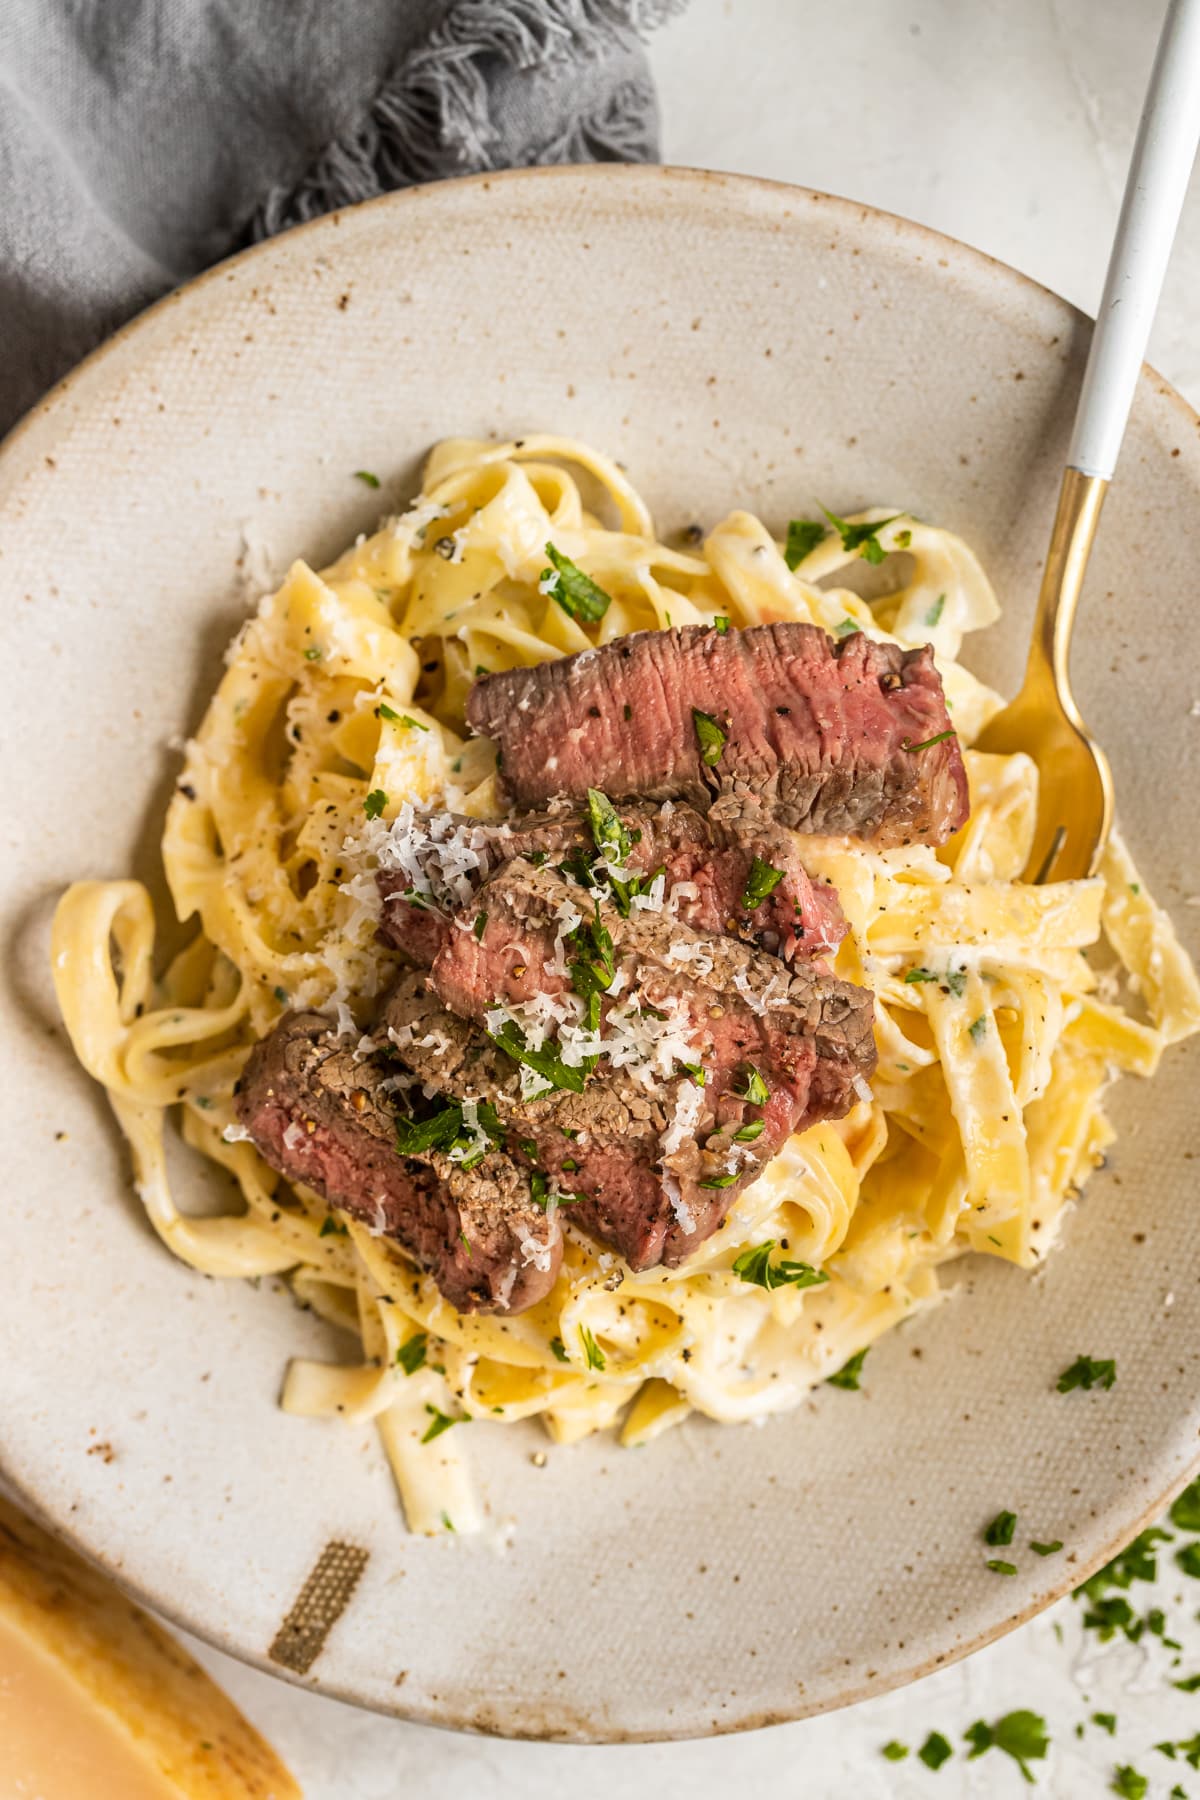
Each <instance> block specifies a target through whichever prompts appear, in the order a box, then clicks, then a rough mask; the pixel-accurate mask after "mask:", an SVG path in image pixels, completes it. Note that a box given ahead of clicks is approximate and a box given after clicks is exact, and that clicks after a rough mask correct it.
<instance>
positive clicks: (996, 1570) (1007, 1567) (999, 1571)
mask: <svg viewBox="0 0 1200 1800" xmlns="http://www.w3.org/2000/svg"><path fill="white" fill-rule="evenodd" d="M987 1567H988V1568H989V1569H990V1570H991V1571H992V1574H993V1575H1015V1574H1016V1572H1017V1565H1016V1563H1010V1562H1004V1561H1002V1560H1001V1558H1000V1557H998V1556H990V1557H989V1558H988V1561H987Z"/></svg>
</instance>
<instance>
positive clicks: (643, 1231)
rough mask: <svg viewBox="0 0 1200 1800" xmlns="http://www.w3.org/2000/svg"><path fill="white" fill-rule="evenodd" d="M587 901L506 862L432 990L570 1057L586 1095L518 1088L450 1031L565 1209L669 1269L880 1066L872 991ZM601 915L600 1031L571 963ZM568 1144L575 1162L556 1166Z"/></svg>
mask: <svg viewBox="0 0 1200 1800" xmlns="http://www.w3.org/2000/svg"><path fill="white" fill-rule="evenodd" d="M591 900H592V897H591V896H590V895H589V894H588V893H587V892H586V890H584V889H582V888H580V887H579V886H578V885H577V884H575V883H573V882H570V881H567V880H565V879H564V878H563V877H562V875H560V874H559V872H558V871H557V870H556V869H555V868H553V867H551V866H549V865H544V866H542V867H541V868H536V867H534V865H532V864H531V863H528V862H525V861H523V860H520V859H518V860H517V861H515V862H512V863H509V864H507V865H506V866H505V867H504V868H503V869H502V870H501V871H500V873H499V874H497V875H496V876H495V877H493V879H492V880H491V881H490V882H489V883H488V884H487V885H486V887H485V888H484V889H483V890H482V892H481V895H480V904H481V907H483V908H484V909H485V910H486V914H487V917H486V920H485V922H484V925H483V928H482V930H481V931H480V933H479V934H478V935H476V933H475V932H474V931H455V932H453V933H452V934H451V936H450V937H449V938H448V939H447V941H446V943H445V944H444V945H443V947H442V949H441V951H439V954H438V956H437V958H436V960H435V962H434V965H433V968H432V971H431V973H430V978H429V982H430V987H431V988H432V989H433V991H434V993H435V994H436V996H437V998H438V999H440V1000H441V1001H442V1002H443V1003H444V1004H445V1005H446V1006H447V1007H449V1008H450V1009H451V1011H452V1012H453V1013H455V1014H457V1015H458V1016H459V1017H460V1018H463V1019H466V1020H469V1021H471V1022H473V1023H475V1024H476V1025H479V1024H482V1025H484V1026H485V1027H487V1028H488V1029H490V1030H491V1031H492V1032H499V1033H502V1034H503V1032H504V1031H505V1028H506V1019H505V1016H504V1015H506V1014H513V1015H515V1017H514V1019H513V1020H512V1021H511V1024H510V1026H509V1029H512V1028H514V1027H515V1030H516V1032H517V1034H518V1035H517V1036H516V1039H515V1042H516V1044H517V1046H518V1048H520V1047H522V1045H525V1046H530V1045H532V1046H533V1048H534V1049H535V1050H536V1049H537V1045H536V1043H535V1041H534V1039H535V1034H538V1033H539V1027H540V1033H542V1034H548V1035H549V1037H550V1039H551V1041H550V1043H549V1045H548V1048H549V1049H550V1050H551V1051H552V1052H556V1053H557V1054H558V1055H559V1056H560V1057H561V1059H562V1063H563V1064H564V1065H565V1067H564V1068H563V1070H562V1071H560V1073H559V1075H558V1076H557V1077H556V1078H557V1079H560V1080H568V1079H571V1080H573V1081H574V1082H575V1084H576V1085H577V1086H579V1087H582V1089H583V1091H582V1092H581V1093H578V1094H572V1093H570V1092H567V1093H561V1092H560V1093H556V1094H553V1095H551V1096H549V1097H548V1098H546V1099H524V1100H522V1099H521V1097H520V1085H519V1082H518V1081H517V1079H516V1078H515V1072H514V1070H513V1067H512V1059H511V1057H509V1056H506V1055H505V1054H504V1052H503V1051H502V1050H500V1049H497V1048H495V1047H494V1046H493V1045H492V1044H490V1043H488V1042H487V1040H485V1045H486V1049H484V1048H482V1047H481V1046H480V1045H479V1044H478V1043H475V1044H474V1045H472V1043H471V1039H470V1037H465V1038H464V1037H463V1036H462V1034H461V1033H459V1034H457V1035H456V1038H455V1054H459V1053H460V1052H461V1054H462V1055H463V1056H466V1055H467V1054H468V1052H471V1053H472V1054H473V1055H474V1056H476V1057H480V1056H482V1057H484V1058H485V1059H486V1078H485V1077H484V1076H483V1075H481V1074H480V1072H479V1070H478V1069H477V1068H476V1067H474V1066H472V1067H471V1068H470V1071H469V1079H470V1080H471V1081H472V1082H474V1081H477V1080H478V1081H482V1083H483V1087H484V1089H485V1090H486V1091H487V1093H488V1097H489V1098H492V1096H493V1090H494V1089H497V1088H501V1089H503V1090H504V1092H503V1093H502V1094H501V1095H500V1097H499V1098H497V1099H496V1100H495V1104H496V1105H497V1107H498V1110H499V1111H500V1112H501V1115H502V1117H505V1118H511V1119H512V1120H513V1121H514V1125H513V1130H514V1133H515V1136H516V1138H517V1140H518V1143H519V1141H520V1139H521V1138H522V1137H525V1138H526V1140H527V1141H532V1143H533V1144H534V1146H535V1153H534V1157H533V1160H534V1161H535V1162H536V1163H537V1165H538V1167H539V1168H540V1169H542V1170H543V1171H544V1172H545V1173H547V1174H549V1175H553V1176H554V1177H555V1179H556V1180H557V1182H558V1184H559V1185H560V1186H562V1187H565V1188H567V1189H568V1190H571V1191H573V1192H574V1193H575V1194H577V1195H582V1196H584V1198H583V1199H581V1200H579V1201H578V1203H577V1209H576V1210H575V1211H573V1212H572V1217H573V1218H574V1219H576V1220H577V1221H578V1223H579V1224H581V1225H582V1226H583V1228H584V1229H585V1230H588V1231H590V1232H592V1233H593V1234H594V1235H596V1236H599V1237H601V1238H602V1239H604V1240H605V1241H606V1242H609V1243H612V1244H614V1245H615V1246H616V1248H618V1249H619V1250H620V1251H621V1253H622V1254H623V1255H624V1256H625V1258H626V1260H627V1261H628V1262H630V1263H631V1265H632V1266H633V1267H635V1268H645V1267H647V1266H649V1265H650V1264H652V1263H654V1262H657V1261H660V1260H661V1261H664V1262H667V1263H676V1262H679V1261H681V1260H682V1259H683V1258H684V1257H686V1256H687V1255H689V1254H690V1253H691V1251H692V1250H694V1249H695V1248H696V1246H697V1245H698V1244H699V1243H700V1242H701V1241H702V1240H703V1239H704V1238H705V1237H707V1236H709V1235H710V1234H711V1232H712V1231H714V1230H715V1229H716V1228H717V1226H718V1225H719V1224H720V1223H721V1221H722V1219H723V1218H724V1216H725V1214H726V1213H727V1212H728V1210H729V1207H730V1206H731V1205H732V1203H733V1201H734V1200H735V1199H736V1198H737V1196H738V1195H739V1194H740V1193H741V1191H742V1189H743V1188H745V1187H746V1186H747V1185H748V1184H749V1183H750V1182H751V1181H753V1180H754V1179H755V1177H756V1176H757V1175H758V1174H759V1173H760V1171H761V1170H762V1168H763V1167H764V1166H765V1165H766V1163H767V1162H768V1161H769V1160H770V1159H771V1157H773V1156H774V1155H775V1154H776V1153H777V1151H778V1150H779V1149H780V1147H781V1146H782V1144H783V1143H784V1141H785V1140H786V1139H787V1137H789V1136H790V1135H791V1133H792V1132H794V1131H800V1130H803V1129H805V1127H806V1126H808V1125H811V1124H813V1123H815V1122H816V1121H817V1120H818V1119H822V1118H829V1117H839V1116H841V1115H842V1114H843V1113H845V1112H846V1111H847V1110H848V1108H849V1107H850V1106H851V1105H852V1104H853V1102H854V1099H855V1096H856V1092H857V1090H858V1089H859V1088H861V1085H862V1081H863V1079H864V1078H865V1077H867V1076H869V1075H870V1073H871V1072H872V1070H873V1068H874V1064H875V1049H874V1040H873V1035H872V1014H873V1006H872V1000H871V996H870V994H869V993H867V992H866V991H865V990H863V989H860V988H856V987H853V986H851V985H850V984H849V983H847V982H842V981H838V980H837V979H836V978H835V977H834V976H832V975H830V974H829V973H827V972H826V971H824V970H821V969H818V968H815V967H814V966H812V965H811V964H798V965H797V966H796V967H795V968H794V969H792V970H789V969H787V968H786V967H784V966H783V965H781V964H780V963H779V962H778V961H777V960H776V959H775V958H773V957H771V956H769V955H764V954H762V953H760V952H757V951H755V950H753V949H750V948H748V947H747V946H745V945H743V944H740V943H737V942H735V941H733V940H731V939H716V938H709V937H706V936H703V935H701V934H700V933H697V932H694V931H692V930H690V929H689V928H688V927H687V926H685V925H681V924H678V923H677V922H676V921H674V920H673V919H671V917H670V916H669V914H667V913H663V912H660V913H657V914H656V913H652V912H650V913H637V912H634V913H633V914H632V916H631V917H629V918H622V917H621V915H620V913H619V912H618V911H617V909H616V908H615V907H614V906H613V905H612V904H611V903H609V902H603V903H600V904H598V905H596V908H595V912H593V910H592V905H591V904H589V902H591ZM597 923H598V925H599V927H600V928H601V930H602V931H603V932H606V933H607V934H608V936H609V937H610V938H611V943H612V950H611V960H610V962H609V964H608V966H607V968H606V970H605V971H604V973H605V974H606V975H607V977H608V978H609V986H610V990H611V991H610V993H608V994H605V995H603V996H602V997H601V999H600V1003H599V1015H600V1022H599V1033H600V1035H599V1039H598V1041H597V1040H596V1038H595V1037H594V1036H592V1035H589V1033H588V1028H587V1025H586V1021H585V1020H584V1018H583V1017H582V1015H583V1013H584V1002H583V1001H582V1000H581V999H579V998H578V997H577V996H576V994H575V993H574V992H573V991H572V988H573V972H572V968H571V965H572V964H577V963H578V962H579V961H580V959H583V960H584V961H587V960H591V959H594V958H595V956H596V953H597V947H598V940H597V938H596V937H595V936H594V935H592V934H591V927H592V926H593V925H595V924H597ZM568 934H570V935H568ZM599 943H600V945H601V946H602V943H603V940H599ZM599 954H600V957H601V959H603V957H604V954H605V952H604V950H603V948H602V947H601V948H600V951H599ZM576 979H577V977H576ZM402 986H403V984H402ZM416 991H417V993H418V995H419V994H420V984H419V980H418V985H417V990H416ZM407 992H408V1003H409V1004H411V1003H412V1002H411V993H412V990H411V989H409V990H407ZM421 1001H422V1004H424V1005H425V1006H427V1005H428V1002H427V1000H426V999H425V997H423V996H422V997H421ZM498 1008H499V1009H500V1010H498ZM435 1010H436V1009H435ZM423 1016H424V1015H423ZM442 1030H444V1026H438V1025H437V1024H433V1025H431V1026H430V1027H429V1031H430V1033H431V1034H436V1033H438V1032H439V1031H442ZM408 1041H409V1040H408V1039H407V1038H405V1039H404V1040H403V1041H401V1043H400V1048H401V1052H402V1054H408V1053H409V1052H408V1050H407V1048H406V1045H407V1043H408ZM510 1041H512V1040H510ZM597 1052H598V1053H599V1063H598V1066H597V1073H596V1075H595V1077H594V1079H592V1080H590V1081H587V1082H585V1080H584V1073H583V1071H584V1068H585V1067H586V1066H587V1064H586V1060H585V1059H586V1058H587V1057H588V1056H589V1055H590V1054H592V1055H594V1054H595V1053H597ZM497 1058H499V1059H500V1060H499V1061H497V1060H496V1059H497ZM433 1061H434V1063H435V1065H436V1066H435V1068H434V1070H433V1073H432V1075H431V1079H432V1080H433V1081H435V1082H440V1081H441V1080H443V1078H444V1075H445V1071H446V1067H447V1065H446V1064H445V1062H444V1061H443V1060H442V1057H441V1056H440V1055H438V1056H435V1057H434V1058H433ZM506 1064H507V1067H506V1066H505V1065H506ZM689 1065H690V1071H689ZM751 1070H753V1071H755V1072H756V1073H757V1077H758V1079H759V1080H760V1081H761V1082H762V1083H764V1084H765V1089H764V1091H765V1094H766V1099H765V1102H764V1103H763V1104H761V1105H760V1104H755V1103H753V1102H752V1101H751V1100H749V1099H748V1098H747V1097H746V1092H745V1090H746V1087H747V1083H748V1080H749V1073H750V1071H751ZM696 1071H699V1073H696ZM701 1082H702V1083H703V1085H702V1086H701V1085H698V1084H699V1083H701ZM564 1123H565V1124H566V1125H568V1126H570V1127H571V1128H572V1129H575V1130H579V1131H580V1132H581V1134H582V1135H581V1137H580V1140H579V1142H578V1144H577V1145H574V1146H573V1144H572V1141H570V1140H568V1142H567V1143H566V1144H564V1142H563V1136H562V1130H563V1125H564ZM543 1125H544V1127H545V1129H543ZM738 1133H741V1134H742V1136H741V1137H740V1138H739V1137H738V1136H737V1134H738ZM509 1148H510V1149H511V1148H512V1142H511V1140H510V1144H509ZM564 1156H565V1157H566V1159H567V1162H569V1163H574V1164H575V1165H576V1166H575V1167H574V1168H568V1167H565V1165H564V1160H563V1159H564Z"/></svg>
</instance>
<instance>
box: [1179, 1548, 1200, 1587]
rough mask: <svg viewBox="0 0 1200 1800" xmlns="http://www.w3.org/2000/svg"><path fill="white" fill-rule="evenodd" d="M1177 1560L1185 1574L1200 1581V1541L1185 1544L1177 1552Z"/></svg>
mask: <svg viewBox="0 0 1200 1800" xmlns="http://www.w3.org/2000/svg"><path fill="white" fill-rule="evenodd" d="M1175 1561H1176V1563H1177V1564H1178V1565H1179V1567H1180V1568H1181V1569H1182V1570H1183V1572H1184V1574H1185V1575H1191V1576H1192V1577H1193V1579H1194V1580H1197V1581H1200V1543H1197V1544H1185V1545H1184V1546H1183V1549H1182V1550H1177V1551H1176V1552H1175Z"/></svg>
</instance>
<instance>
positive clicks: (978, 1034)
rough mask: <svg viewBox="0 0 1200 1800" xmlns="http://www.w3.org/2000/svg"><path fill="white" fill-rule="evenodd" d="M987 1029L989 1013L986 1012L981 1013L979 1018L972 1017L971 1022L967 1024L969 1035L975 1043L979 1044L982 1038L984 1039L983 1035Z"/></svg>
mask: <svg viewBox="0 0 1200 1800" xmlns="http://www.w3.org/2000/svg"><path fill="white" fill-rule="evenodd" d="M986 1031H987V1014H986V1013H980V1015H979V1017H978V1018H977V1019H972V1020H971V1023H970V1024H969V1025H968V1026H967V1036H968V1037H969V1038H970V1040H971V1042H972V1043H973V1044H978V1043H979V1042H980V1040H981V1039H982V1037H983V1036H984V1034H985V1032H986Z"/></svg>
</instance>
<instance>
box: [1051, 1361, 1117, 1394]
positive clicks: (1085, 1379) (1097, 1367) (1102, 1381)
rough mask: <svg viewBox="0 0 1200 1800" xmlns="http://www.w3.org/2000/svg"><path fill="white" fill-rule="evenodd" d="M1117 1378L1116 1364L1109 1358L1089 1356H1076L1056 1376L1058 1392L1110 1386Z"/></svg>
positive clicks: (1063, 1392) (1064, 1392)
mask: <svg viewBox="0 0 1200 1800" xmlns="http://www.w3.org/2000/svg"><path fill="white" fill-rule="evenodd" d="M1116 1379H1117V1365H1116V1362H1115V1361H1114V1360H1113V1359H1112V1358H1111V1357H1109V1358H1107V1359H1105V1360H1102V1361H1099V1362H1097V1361H1095V1360H1094V1359H1093V1358H1092V1357H1090V1356H1077V1357H1076V1358H1075V1361H1074V1362H1073V1363H1072V1364H1071V1366H1070V1368H1069V1369H1064V1370H1063V1372H1062V1374H1061V1375H1060V1376H1059V1378H1058V1384H1057V1385H1058V1391H1059V1393H1060V1394H1069V1393H1070V1392H1071V1389H1072V1388H1080V1387H1081V1388H1094V1387H1100V1388H1110V1387H1111V1386H1112V1384H1113V1382H1114V1381H1115V1380H1116Z"/></svg>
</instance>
